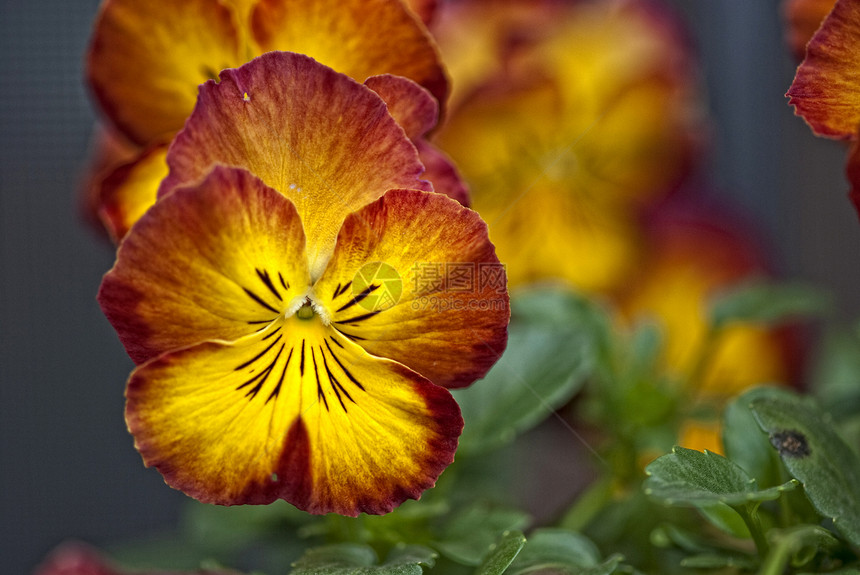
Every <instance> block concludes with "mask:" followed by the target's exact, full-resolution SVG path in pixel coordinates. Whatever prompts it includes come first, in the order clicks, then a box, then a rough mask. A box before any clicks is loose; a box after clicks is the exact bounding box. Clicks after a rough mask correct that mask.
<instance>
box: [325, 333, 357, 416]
mask: <svg viewBox="0 0 860 575" xmlns="http://www.w3.org/2000/svg"><path fill="white" fill-rule="evenodd" d="M320 355H322V359H323V367H325V371H326V374H327V375H328V382H329V385H331V388H332V389H333V390H334V393H335V395H337V399H338V401H340V406H341V407H342V408H343V412H344V413H349V412H348V411H347V410H346V406H345V405H344V404H343V399H341V397H340V394H341V392H343V394H344V395H345V396H346V398H347V399H348V400H350V401H351V402H353V403H355V400H354V399H353V398H352V396H351V395H350V394H349V392H348V391H347V390H345V389H344V388H343V386H342V385H341V384H340V382H339V381H338V380H337V378H336V377H335V376H334V374H333V373H332V372H331V369H329V367H328V361H327V360H326V358H325V352H324V351H323V348H322V346H320ZM338 390H340V391H338Z"/></svg>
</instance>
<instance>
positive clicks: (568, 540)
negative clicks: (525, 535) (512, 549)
mask: <svg viewBox="0 0 860 575" xmlns="http://www.w3.org/2000/svg"><path fill="white" fill-rule="evenodd" d="M620 561H621V556H619V555H615V556H613V557H611V558H610V559H608V560H606V561H604V562H602V563H601V562H600V552H599V551H598V550H597V547H596V546H595V545H594V543H592V542H591V540H589V539H588V538H587V537H585V536H583V535H580V534H578V533H574V532H572V531H567V530H564V529H552V528H545V529H538V530H536V531H535V532H534V533H532V534H531V535H530V536H529V540H528V541H527V542H526V545H525V547H524V548H523V550H522V552H521V553H520V554H519V555H518V556H517V558H516V560H515V561H514V562H513V563H512V564H511V566H510V568H509V569H508V570H507V571H506V572H505V573H506V575H527V574H530V573H553V574H556V575H609V574H610V573H612V572H613V571H614V570H615V568H616V567H617V566H618V563H619V562H620Z"/></svg>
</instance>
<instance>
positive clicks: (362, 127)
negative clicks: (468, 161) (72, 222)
mask: <svg viewBox="0 0 860 575" xmlns="http://www.w3.org/2000/svg"><path fill="white" fill-rule="evenodd" d="M167 163H168V165H169V166H170V174H169V176H168V177H167V179H165V181H164V182H163V183H162V186H161V189H160V190H159V195H160V196H162V195H164V194H167V193H169V192H170V190H172V189H174V188H175V187H176V186H177V185H180V184H182V183H190V182H194V181H196V180H198V179H199V178H201V177H202V176H204V175H205V174H206V173H208V172H209V170H210V169H211V168H212V166H213V165H215V164H219V163H220V164H226V165H230V166H237V167H241V168H244V169H247V170H248V171H250V172H251V173H253V174H255V175H256V176H257V177H259V178H260V179H262V180H263V181H264V182H265V183H266V184H267V185H268V186H271V187H273V188H275V189H276V190H278V191H279V192H281V193H282V194H284V195H285V196H287V197H288V198H289V199H290V200H291V201H292V202H293V203H294V204H295V206H296V208H297V209H298V212H299V214H300V215H301V219H302V223H303V225H304V229H305V234H306V235H307V241H308V257H309V259H310V262H311V273H312V276H313V277H318V275H319V274H320V273H322V270H323V269H324V267H325V262H326V261H327V260H328V258H329V256H330V255H331V250H332V249H333V248H334V241H335V238H336V237H337V233H338V230H339V229H340V226H341V223H342V222H343V218H344V217H345V216H346V215H347V214H349V213H351V212H353V211H355V210H357V209H359V208H360V207H362V206H364V205H366V204H368V203H370V202H372V201H373V200H375V199H376V198H378V197H379V196H381V195H382V194H383V193H385V192H386V191H387V190H389V189H391V188H397V187H408V188H416V189H423V190H430V189H431V187H430V184H429V183H427V182H425V181H423V180H419V176H420V175H421V173H422V172H423V170H424V168H423V166H422V165H421V162H420V161H419V159H418V154H417V152H416V150H415V147H414V146H413V145H412V144H411V142H409V140H408V138H406V136H405V134H404V133H403V130H402V129H401V128H400V127H399V126H398V125H397V123H396V122H395V121H394V119H393V118H392V117H391V115H389V113H388V111H387V109H386V107H385V103H384V102H383V101H382V99H381V98H380V97H379V96H377V95H376V94H375V93H374V92H373V91H372V90H370V89H369V88H367V87H365V86H362V85H361V84H358V83H356V82H355V81H354V80H352V79H350V78H349V77H347V76H345V75H343V74H339V73H337V72H335V71H334V70H332V69H330V68H327V67H326V66H323V65H321V64H319V63H317V62H315V61H314V60H312V59H311V58H308V57H307V56H303V55H301V54H292V53H286V52H272V53H268V54H264V55H263V56H261V57H259V58H256V59H255V60H252V61H251V62H249V63H248V64H245V65H244V66H242V67H241V68H238V69H236V70H225V71H224V72H222V74H221V81H220V82H219V83H217V84H216V83H215V82H207V83H206V84H204V85H203V86H202V87H201V89H200V99H199V101H198V104H197V107H196V108H195V110H194V113H193V114H192V115H191V117H190V118H189V119H188V122H187V123H186V126H185V129H184V130H183V131H182V132H181V133H180V134H179V135H177V137H176V139H175V140H174V142H173V145H172V146H171V147H170V151H169V153H168V155H167Z"/></svg>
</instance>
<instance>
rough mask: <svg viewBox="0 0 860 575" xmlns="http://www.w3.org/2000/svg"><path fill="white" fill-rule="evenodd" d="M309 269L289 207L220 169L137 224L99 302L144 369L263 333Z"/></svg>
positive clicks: (237, 173) (246, 178)
mask: <svg viewBox="0 0 860 575" xmlns="http://www.w3.org/2000/svg"><path fill="white" fill-rule="evenodd" d="M306 261H307V260H306V256H305V250H304V235H303V232H302V226H301V222H300V220H299V217H298V214H297V213H296V210H295V208H294V207H293V205H292V204H291V203H290V202H289V201H287V200H286V199H285V198H284V197H283V196H281V195H280V194H278V193H277V192H275V191H274V190H272V189H269V188H267V187H266V186H265V185H263V184H262V183H261V182H260V181H259V180H257V179H256V178H254V177H253V176H251V175H250V174H248V173H246V172H243V171H241V170H232V169H227V168H221V167H219V168H216V169H215V170H214V171H213V172H212V173H211V174H210V175H209V177H208V178H206V180H204V181H203V182H202V183H201V184H199V185H198V186H195V187H190V188H186V189H181V190H177V191H176V192H175V193H174V194H172V195H171V196H170V197H167V198H164V199H163V200H160V201H158V202H157V203H156V204H155V205H153V207H152V208H150V210H149V211H148V212H147V213H146V214H145V215H144V216H143V217H142V218H141V219H140V221H138V223H137V224H136V225H135V226H134V227H133V228H132V230H131V232H129V234H128V235H127V236H126V238H125V240H124V241H123V243H122V245H121V246H120V248H119V252H118V255H117V261H116V264H115V265H114V267H113V269H112V270H111V271H110V272H109V273H108V274H107V275H106V276H105V278H104V280H103V282H102V285H101V289H100V291H99V303H100V304H101V306H102V310H104V313H105V315H106V316H107V317H108V320H110V322H111V324H113V326H114V328H115V329H116V330H117V333H118V334H119V337H120V339H121V340H122V342H123V344H124V345H125V347H126V350H127V351H128V353H129V355H130V356H131V358H132V359H133V360H134V361H135V362H138V363H140V362H143V361H146V360H148V359H150V358H152V357H154V356H156V355H159V354H161V353H163V352H165V351H167V350H171V349H175V348H178V347H184V346H188V345H192V344H196V343H199V342H201V341H203V340H207V339H223V340H233V339H237V338H239V337H242V336H245V335H247V334H250V333H253V332H254V331H255V330H258V329H260V328H261V326H264V325H265V324H267V323H269V322H271V321H272V320H273V319H275V318H276V317H278V316H279V315H281V314H282V313H283V312H284V311H285V310H286V309H287V308H289V307H290V306H291V305H294V301H293V300H295V299H296V298H297V297H302V296H304V294H305V292H306V291H307V289H308V285H309V280H308V272H307V267H306Z"/></svg>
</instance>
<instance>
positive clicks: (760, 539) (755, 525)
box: [735, 504, 770, 561]
mask: <svg viewBox="0 0 860 575" xmlns="http://www.w3.org/2000/svg"><path fill="white" fill-rule="evenodd" d="M750 507H751V506H750V504H747V505H744V506H742V507H736V508H735V510H736V511H737V512H738V513H739V514H740V516H741V518H742V519H743V520H744V523H745V524H746V526H747V529H749V530H750V535H752V539H753V542H754V543H755V548H756V551H758V556H759V559H760V560H761V561H764V560H765V558H766V557H767V556H768V553H770V545H768V543H767V539H766V538H765V536H764V531H762V528H761V521H759V518H758V513H756V507H758V505H757V504H756V505H755V506H753V507H752V508H750Z"/></svg>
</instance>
